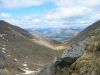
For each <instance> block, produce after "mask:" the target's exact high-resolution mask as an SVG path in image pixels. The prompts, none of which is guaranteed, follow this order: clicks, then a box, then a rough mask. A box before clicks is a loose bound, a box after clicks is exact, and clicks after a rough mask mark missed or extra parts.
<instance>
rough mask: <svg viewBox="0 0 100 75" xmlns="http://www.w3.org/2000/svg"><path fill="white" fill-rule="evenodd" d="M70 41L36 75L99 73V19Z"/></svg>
mask: <svg viewBox="0 0 100 75" xmlns="http://www.w3.org/2000/svg"><path fill="white" fill-rule="evenodd" d="M85 34H86V35H85ZM69 43H70V42H69ZM71 43H72V44H70V45H71V46H70V48H69V49H68V48H66V49H65V50H64V52H63V54H62V55H61V56H60V57H57V58H56V60H54V62H53V63H51V64H50V65H48V66H46V67H45V68H44V69H43V70H42V71H40V73H39V74H38V75H100V21H97V22H96V23H94V24H93V25H91V26H89V27H88V28H86V29H85V30H83V31H82V32H81V33H80V34H79V35H78V36H76V37H75V38H74V39H73V41H72V42H71Z"/></svg>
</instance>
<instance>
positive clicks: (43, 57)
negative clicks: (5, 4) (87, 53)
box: [0, 21, 57, 70]
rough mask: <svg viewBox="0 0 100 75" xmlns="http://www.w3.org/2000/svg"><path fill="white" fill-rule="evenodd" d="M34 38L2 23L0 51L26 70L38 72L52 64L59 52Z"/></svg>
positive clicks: (0, 22) (15, 27)
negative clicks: (38, 69) (37, 70)
mask: <svg viewBox="0 0 100 75" xmlns="http://www.w3.org/2000/svg"><path fill="white" fill-rule="evenodd" d="M33 38H34V36H33V35H31V34H30V33H28V32H27V31H25V30H24V29H21V28H19V27H17V26H13V25H11V24H9V23H7V22H5V21H0V50H1V51H2V52H3V53H4V54H5V55H6V56H7V57H9V58H12V59H13V60H15V61H16V62H17V63H18V64H20V65H21V67H22V68H24V69H25V68H27V67H28V68H29V69H32V70H33V69H35V70H36V69H37V68H39V67H42V66H44V65H46V64H48V63H50V62H51V61H52V60H53V57H55V56H56V55H57V51H54V50H52V49H50V48H48V47H45V46H43V45H41V44H38V43H35V42H34V41H32V39H33ZM25 64H27V66H25Z"/></svg>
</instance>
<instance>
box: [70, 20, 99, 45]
mask: <svg viewBox="0 0 100 75" xmlns="http://www.w3.org/2000/svg"><path fill="white" fill-rule="evenodd" d="M99 24H100V21H97V22H95V23H93V24H92V25H90V26H89V27H87V28H86V29H84V30H83V31H81V32H80V33H79V34H78V35H77V36H76V37H75V38H73V39H71V40H70V41H69V43H70V44H73V43H77V42H79V41H82V40H84V39H85V38H86V37H87V36H88V35H89V34H90V33H92V32H93V31H94V30H95V29H96V28H98V27H99Z"/></svg>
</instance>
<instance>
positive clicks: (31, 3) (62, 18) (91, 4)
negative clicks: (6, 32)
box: [0, 0, 100, 28]
mask: <svg viewBox="0 0 100 75" xmlns="http://www.w3.org/2000/svg"><path fill="white" fill-rule="evenodd" d="M0 19H1V20H5V21H7V22H10V23H12V24H14V25H17V26H20V27H23V28H31V27H33V28H37V27H56V26H88V25H90V24H91V23H93V22H95V21H97V20H99V19H100V0H0Z"/></svg>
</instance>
